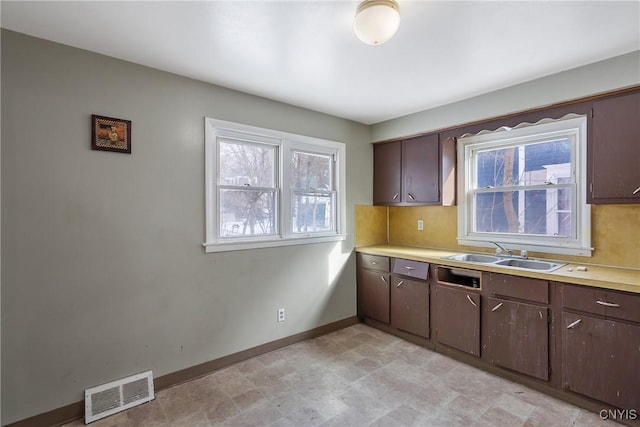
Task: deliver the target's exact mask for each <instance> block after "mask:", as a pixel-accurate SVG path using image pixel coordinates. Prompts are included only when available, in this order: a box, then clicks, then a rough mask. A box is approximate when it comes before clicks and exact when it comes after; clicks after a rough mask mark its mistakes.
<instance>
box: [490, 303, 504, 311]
mask: <svg viewBox="0 0 640 427" xmlns="http://www.w3.org/2000/svg"><path fill="white" fill-rule="evenodd" d="M500 307H502V303H500V304H498V305H496V306H495V307H493V308H492V309H491V311H496V310H497V309H499V308H500Z"/></svg>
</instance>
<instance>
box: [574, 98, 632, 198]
mask: <svg viewBox="0 0 640 427" xmlns="http://www.w3.org/2000/svg"><path fill="white" fill-rule="evenodd" d="M639 118H640V92H637V93H632V94H628V95H622V96H616V97H613V98H607V99H602V100H599V101H595V102H594V103H593V118H592V120H593V124H592V126H593V127H592V129H593V130H592V132H593V137H592V140H591V147H590V148H591V150H590V152H589V154H590V158H589V166H590V167H591V173H590V174H589V175H590V178H589V180H590V184H591V191H590V192H588V194H589V196H590V197H588V198H587V202H589V203H640V168H639V167H638V159H640V143H638V138H639V135H640V119H639ZM634 193H635V194H634Z"/></svg>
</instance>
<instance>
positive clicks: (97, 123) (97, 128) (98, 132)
mask: <svg viewBox="0 0 640 427" xmlns="http://www.w3.org/2000/svg"><path fill="white" fill-rule="evenodd" d="M91 149H92V150H104V151H116V152H119V153H129V154H131V121H130V120H122V119H114V118H113V117H103V116H96V115H95V114H94V115H91Z"/></svg>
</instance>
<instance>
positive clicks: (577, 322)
mask: <svg viewBox="0 0 640 427" xmlns="http://www.w3.org/2000/svg"><path fill="white" fill-rule="evenodd" d="M581 322H582V319H578V320H576V321H575V322H573V323H570V324H569V326H567V329H573V328H575V327H576V326H578V325H579V324H580V323H581Z"/></svg>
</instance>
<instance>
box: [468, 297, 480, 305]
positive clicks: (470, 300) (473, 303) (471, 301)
mask: <svg viewBox="0 0 640 427" xmlns="http://www.w3.org/2000/svg"><path fill="white" fill-rule="evenodd" d="M467 299H468V300H469V302H470V303H471V305H473V306H474V307H477V306H478V304H476V303H475V302H474V301H473V300H472V299H471V297H470V296H469V295H467Z"/></svg>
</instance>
